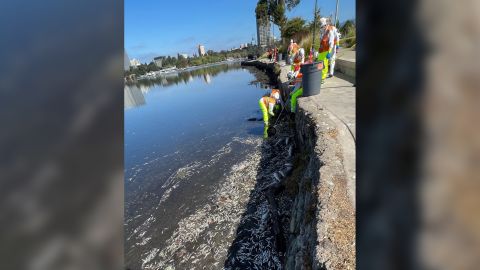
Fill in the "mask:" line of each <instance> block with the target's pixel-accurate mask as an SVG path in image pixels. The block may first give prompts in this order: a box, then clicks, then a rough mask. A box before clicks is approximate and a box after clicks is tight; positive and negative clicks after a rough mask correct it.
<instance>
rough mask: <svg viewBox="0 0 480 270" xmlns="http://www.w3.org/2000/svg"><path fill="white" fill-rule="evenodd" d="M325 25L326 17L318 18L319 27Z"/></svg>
mask: <svg viewBox="0 0 480 270" xmlns="http://www.w3.org/2000/svg"><path fill="white" fill-rule="evenodd" d="M326 25H327V18H325V17H323V18H320V27H324V26H326Z"/></svg>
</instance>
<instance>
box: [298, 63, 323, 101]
mask: <svg viewBox="0 0 480 270" xmlns="http://www.w3.org/2000/svg"><path fill="white" fill-rule="evenodd" d="M322 69H323V62H313V63H310V64H303V65H301V66H300V71H301V72H302V74H303V77H302V84H303V96H304V97H308V96H314V95H318V94H320V87H321V86H322Z"/></svg>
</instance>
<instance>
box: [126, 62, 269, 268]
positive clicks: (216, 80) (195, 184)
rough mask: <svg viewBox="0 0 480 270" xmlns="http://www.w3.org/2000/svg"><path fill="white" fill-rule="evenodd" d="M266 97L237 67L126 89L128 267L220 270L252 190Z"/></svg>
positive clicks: (251, 76) (221, 67)
mask: <svg viewBox="0 0 480 270" xmlns="http://www.w3.org/2000/svg"><path fill="white" fill-rule="evenodd" d="M267 90H268V89H266V87H265V86H264V85H263V84H261V83H259V82H258V81H257V79H256V76H255V75H254V72H253V70H252V69H247V68H243V67H241V66H240V64H239V63H234V64H222V65H218V66H213V67H208V68H203V69H197V70H193V71H189V72H183V73H179V74H170V75H168V76H167V77H163V78H160V79H156V80H150V81H139V82H137V83H135V84H131V85H126V86H125V90H124V91H125V264H126V267H127V268H131V269H221V268H222V267H223V260H224V259H225V255H226V251H227V249H228V247H229V245H230V244H231V241H232V238H233V237H234V234H235V230H236V227H237V224H238V221H239V220H240V216H241V214H242V211H243V210H244V209H243V208H244V206H245V203H246V201H247V200H248V195H249V192H250V191H251V189H252V188H253V186H254V184H255V174H256V170H257V167H258V162H259V148H260V145H261V143H262V133H263V122H261V121H254V122H250V121H247V119H248V118H251V117H257V118H260V117H261V114H260V112H259V108H258V100H259V98H260V97H261V96H262V95H263V94H265V93H266V92H267Z"/></svg>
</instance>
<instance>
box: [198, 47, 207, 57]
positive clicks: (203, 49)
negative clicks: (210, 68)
mask: <svg viewBox="0 0 480 270" xmlns="http://www.w3.org/2000/svg"><path fill="white" fill-rule="evenodd" d="M198 55H199V56H204V55H205V47H204V46H203V45H201V44H200V45H198Z"/></svg>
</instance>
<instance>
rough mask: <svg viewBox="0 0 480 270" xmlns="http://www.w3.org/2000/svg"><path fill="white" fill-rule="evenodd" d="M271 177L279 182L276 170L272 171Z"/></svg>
mask: <svg viewBox="0 0 480 270" xmlns="http://www.w3.org/2000/svg"><path fill="white" fill-rule="evenodd" d="M273 177H274V178H275V180H277V181H278V182H280V180H281V179H280V176H278V173H277V172H274V173H273Z"/></svg>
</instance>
